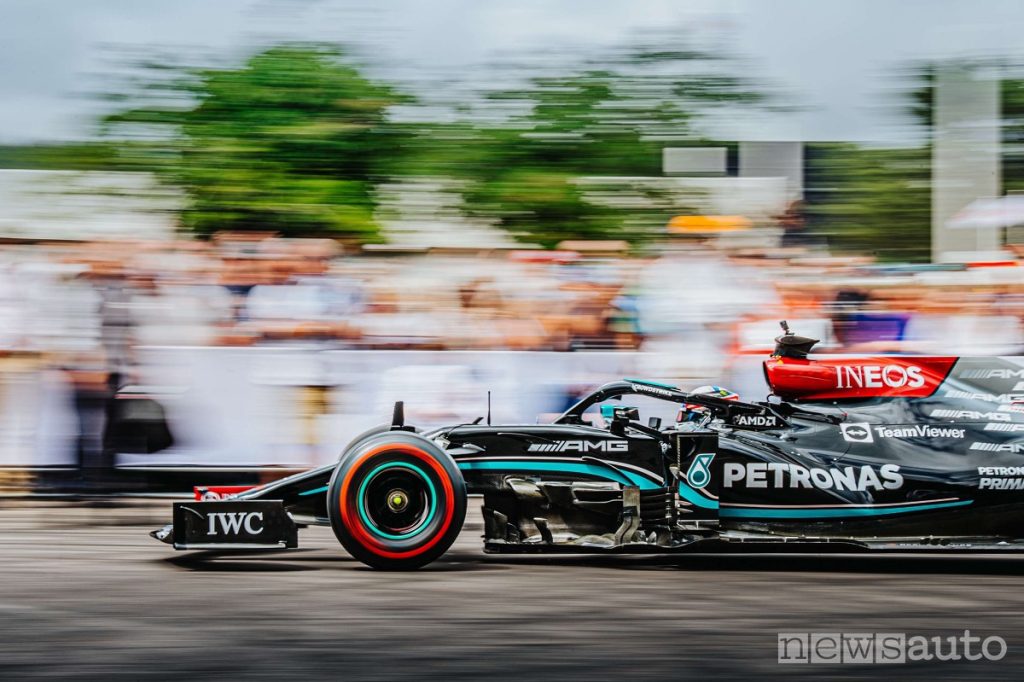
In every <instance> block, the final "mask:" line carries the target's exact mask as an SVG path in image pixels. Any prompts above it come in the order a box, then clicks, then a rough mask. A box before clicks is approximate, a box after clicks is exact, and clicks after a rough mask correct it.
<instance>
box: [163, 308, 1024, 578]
mask: <svg viewBox="0 0 1024 682" xmlns="http://www.w3.org/2000/svg"><path fill="white" fill-rule="evenodd" d="M783 326H784V329H785V330H786V331H785V333H784V335H782V336H780V337H779V338H777V339H776V342H777V345H776V350H775V352H774V354H773V355H772V356H771V357H770V358H769V359H767V360H766V361H765V363H764V373H765V378H766V380H767V382H768V385H769V387H770V388H771V395H769V396H768V400H766V401H763V402H740V401H738V400H725V399H722V398H721V397H717V396H715V395H707V394H694V393H686V392H684V391H681V390H679V389H677V388H675V387H673V386H668V385H664V384H660V383H655V382H650V381H643V380H639V379H626V380H624V381H618V382H614V383H610V384H607V385H604V386H602V387H600V388H598V389H597V390H595V391H594V392H593V393H591V394H589V395H588V396H586V397H585V398H583V399H582V400H580V401H579V402H578V403H577V404H575V405H574V406H573V407H571V408H570V409H569V410H567V411H566V412H565V413H564V414H562V415H561V416H559V417H558V418H557V419H555V420H554V422H553V423H550V424H544V425H519V424H516V425H500V426H499V425H490V424H481V423H479V421H480V420H478V422H477V423H473V424H459V425H455V426H448V427H444V428H439V429H435V430H432V431H429V432H424V433H420V432H418V431H417V430H416V429H414V428H412V427H410V426H406V425H405V423H404V419H403V416H402V406H401V403H399V404H397V405H396V406H395V415H394V418H393V420H392V423H391V424H390V425H385V426H381V427H378V428H376V429H373V430H371V431H368V432H366V433H364V434H362V435H360V436H359V437H357V438H355V439H354V440H353V441H352V443H351V444H350V445H349V446H348V447H347V448H346V449H345V451H344V452H343V453H342V455H341V457H340V459H339V461H338V462H337V463H336V464H330V465H326V466H322V467H319V468H316V469H313V470H310V471H307V472H305V473H301V474H298V475H295V476H291V477H289V478H284V479H282V480H279V481H275V482H273V483H269V484H267V485H263V486H260V487H256V488H252V489H249V490H244V491H242V492H235V493H234V494H226V495H225V496H224V499H218V500H213V501H210V500H200V501H196V502H191V503H189V502H182V503H176V504H175V505H174V518H173V523H172V524H170V525H168V526H166V527H164V528H163V529H161V530H158V531H154V532H153V533H152V535H153V536H154V537H156V538H157V539H160V540H162V541H164V542H167V543H170V544H173V545H174V547H175V548H176V549H182V550H189V549H255V548H273V549H278V548H287V547H295V546H296V545H297V528H299V527H301V526H302V525H305V524H320V525H330V526H331V527H332V528H333V530H334V533H335V535H336V536H337V538H338V540H339V541H340V542H341V544H342V545H344V547H345V549H346V550H348V551H349V553H351V554H352V555H353V556H354V557H356V558H357V559H359V560H361V561H363V562H365V563H366V564H369V565H370V566H374V567H377V568H383V569H411V568H417V567H420V566H423V565H425V564H428V563H430V562H431V561H433V560H434V559H436V558H438V557H439V556H441V555H442V554H443V553H444V552H445V551H446V550H447V549H448V548H449V547H450V546H451V544H452V542H453V541H454V540H455V537H456V536H457V535H458V533H459V531H460V529H461V528H462V524H463V519H464V518H465V515H466V504H467V493H476V494H481V495H482V496H483V508H482V511H483V519H484V549H485V551H487V552H568V553H584V552H656V553H670V552H696V551H700V552H703V551H726V550H768V551H780V550H781V549H783V545H785V549H786V550H787V551H801V550H807V551H821V550H824V549H830V550H836V551H885V550H895V551H914V552H919V551H947V552H948V551H986V552H988V551H1021V550H1022V549H1024V492H1022V491H1024V456H1022V453H1024V437H1022V434H1024V358H955V357H916V356H874V357H844V356H822V357H817V358H811V357H808V353H809V352H810V350H811V348H812V346H813V345H814V343H816V341H815V340H813V339H807V338H804V337H799V336H796V335H794V334H791V333H790V332H789V331H788V328H786V327H785V324H784V325H783ZM629 396H646V397H648V398H654V399H658V400H662V401H668V402H669V403H678V404H679V405H680V408H681V409H680V415H681V419H680V420H679V421H676V422H674V423H671V424H669V425H668V426H662V424H661V423H660V421H659V420H658V419H651V420H649V421H647V422H642V421H641V420H640V415H639V413H638V410H637V409H636V408H635V407H630V406H629V405H628V404H624V403H627V402H628V397H629ZM598 415H601V416H602V417H603V418H602V419H601V420H600V423H601V425H597V424H598V423H599V420H598V419H597V416H598ZM200 490H202V489H200ZM208 492H209V494H210V495H212V496H214V497H216V496H217V493H218V491H217V490H211V491H208ZM221 492H224V491H221ZM228 492H231V491H228Z"/></svg>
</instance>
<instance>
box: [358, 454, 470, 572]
mask: <svg viewBox="0 0 1024 682" xmlns="http://www.w3.org/2000/svg"><path fill="white" fill-rule="evenodd" d="M383 452H401V453H403V454H406V455H412V456H413V457H415V458H416V459H418V460H420V461H421V462H423V463H424V464H426V465H428V466H429V467H430V468H431V469H433V471H434V473H435V474H437V476H438V478H440V480H441V485H442V487H443V489H444V505H445V512H444V521H443V522H442V524H441V526H440V528H438V530H437V531H436V532H435V534H434V537H432V538H431V539H430V540H429V541H428V542H426V543H425V544H423V545H420V546H419V547H414V548H413V549H410V550H406V551H403V552H393V551H391V550H388V549H386V547H385V546H384V545H382V544H381V543H380V541H379V540H377V539H376V538H374V537H373V536H372V535H370V533H369V532H368V531H367V529H366V528H365V527H364V525H363V522H362V520H361V519H360V518H359V513H358V509H356V507H355V505H356V504H358V503H359V500H354V499H349V495H348V491H349V487H350V485H351V483H352V478H353V477H354V476H355V474H356V472H358V471H359V469H360V467H362V465H363V463H365V462H366V460H368V459H370V458H371V457H374V456H376V455H379V454H381V453H383ZM338 506H339V507H340V511H341V520H342V523H343V524H344V525H345V528H346V529H348V531H349V532H350V533H352V536H353V537H354V538H355V539H356V540H357V541H358V542H359V544H361V545H363V547H365V548H366V549H368V550H369V551H371V552H373V553H374V554H377V555H379V556H382V557H384V558H387V559H411V558H412V557H416V556H419V555H420V554H423V553H424V552H426V551H428V550H429V549H430V548H431V547H433V546H434V545H436V544H437V543H438V542H440V541H441V538H442V537H444V535H445V533H447V532H448V528H449V527H450V526H451V525H452V518H453V517H454V516H455V488H454V487H453V486H452V481H451V476H450V475H449V474H448V472H447V471H446V470H445V468H444V467H443V466H441V463H440V462H438V461H437V460H436V459H435V458H433V457H431V456H430V455H429V454H428V453H426V452H424V451H423V450H421V449H420V448H418V447H416V446H414V445H407V444H405V443H388V444H385V445H380V446H377V447H375V448H373V449H372V450H369V451H367V452H365V453H363V454H362V455H360V457H359V459H357V460H356V461H355V462H354V463H353V464H352V466H351V467H350V468H349V470H348V473H347V474H346V476H345V480H344V481H342V484H341V495H340V499H339V504H338Z"/></svg>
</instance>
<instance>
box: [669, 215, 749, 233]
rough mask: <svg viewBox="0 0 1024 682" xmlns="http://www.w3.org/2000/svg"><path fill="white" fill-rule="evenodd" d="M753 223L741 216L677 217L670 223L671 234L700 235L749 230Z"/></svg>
mask: <svg viewBox="0 0 1024 682" xmlns="http://www.w3.org/2000/svg"><path fill="white" fill-rule="evenodd" d="M751 227H753V223H751V222H750V220H749V219H747V218H745V217H743V216H741V215H677V216H676V217H674V218H672V220H670V221H668V231H669V232H670V233H671V234H700V233H706V232H734V231H736V230H749V229H750V228H751Z"/></svg>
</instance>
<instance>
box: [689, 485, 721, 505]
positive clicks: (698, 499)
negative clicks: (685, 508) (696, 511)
mask: <svg viewBox="0 0 1024 682" xmlns="http://www.w3.org/2000/svg"><path fill="white" fill-rule="evenodd" d="M679 497H681V498H683V499H684V500H686V501H687V502H689V503H690V504H693V505H696V506H698V507H701V508H703V509H718V500H712V499H709V498H707V497H704V496H703V495H701V494H700V493H699V492H697V491H696V490H694V489H693V488H691V487H690V486H688V485H686V484H685V483H683V482H682V481H680V482H679Z"/></svg>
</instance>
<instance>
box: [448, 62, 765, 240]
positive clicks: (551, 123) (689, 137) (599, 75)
mask: <svg viewBox="0 0 1024 682" xmlns="http://www.w3.org/2000/svg"><path fill="white" fill-rule="evenodd" d="M726 62H727V60H724V59H722V58H720V57H717V56H713V55H708V54H704V53H700V52H690V51H686V52H683V51H665V50H651V49H632V50H627V51H625V52H623V53H621V54H615V55H611V57H610V58H606V59H603V60H601V62H599V64H598V65H597V66H595V67H594V68H588V69H584V70H580V71H577V72H574V73H569V74H560V73H556V74H554V75H544V76H538V77H534V78H532V79H530V80H529V81H528V83H527V86H526V87H525V88H522V89H518V90H511V91H500V92H495V93H491V94H490V95H489V97H488V99H489V101H490V102H491V103H497V104H500V105H502V106H506V107H508V108H509V109H511V110H513V111H516V112H518V113H516V114H513V115H511V116H508V117H506V118H503V119H500V120H494V119H493V118H491V119H488V120H484V121H482V122H479V123H477V124H475V125H471V126H468V127H462V126H456V127H455V128H454V129H448V130H447V131H446V132H447V133H449V135H450V139H458V140H459V143H458V145H457V147H456V148H457V149H458V150H459V152H460V153H459V155H458V156H457V157H456V158H454V159H453V158H450V157H448V158H446V159H445V164H443V165H444V167H446V168H447V169H448V170H450V171H452V172H453V173H455V174H458V175H460V176H461V177H462V178H463V179H464V180H465V185H464V192H463V195H464V198H465V203H466V208H467V210H468V211H469V212H470V213H472V214H474V215H476V216H480V217H484V218H487V219H490V220H493V221H494V222H496V223H497V224H498V225H500V226H501V227H503V228H505V229H507V230H509V231H510V232H512V233H513V234H514V235H515V236H516V237H517V238H520V239H523V240H526V241H530V242H534V243H539V244H541V245H544V246H548V247H551V246H554V245H555V244H557V243H558V242H559V241H562V240H564V239H626V240H631V241H635V240H639V239H643V238H644V237H646V236H649V235H650V234H652V233H653V232H654V231H655V230H661V229H664V226H665V224H666V222H667V220H668V219H669V217H671V215H672V214H673V210H672V206H671V202H669V201H665V197H664V196H663V195H662V194H661V193H659V192H658V191H657V190H656V189H651V190H648V191H647V192H646V193H645V192H640V194H638V192H637V188H636V187H635V186H634V187H624V189H625V190H626V191H625V192H623V193H622V195H623V197H628V199H629V200H628V201H624V202H622V203H621V204H617V202H616V201H615V199H614V195H615V193H616V188H615V186H614V185H613V184H609V183H608V182H605V181H602V182H601V183H600V191H599V192H600V194H601V195H602V196H601V200H598V201H595V200H593V196H592V195H593V193H594V190H593V189H592V188H589V187H588V184H589V183H588V180H589V179H606V178H610V177H623V178H625V177H629V176H647V177H659V176H661V175H662V170H661V155H662V149H663V148H664V147H665V146H666V145H667V144H672V145H675V146H683V145H686V144H700V143H701V142H702V140H701V139H700V137H699V135H697V134H696V133H695V127H694V125H693V124H694V120H695V119H696V118H697V117H698V116H699V115H700V114H701V113H706V112H707V111H709V110H711V109H714V108H715V107H727V106H735V105H739V104H747V103H752V102H757V101H759V100H760V95H758V94H757V93H756V92H754V91H753V90H751V89H750V88H749V87H748V86H747V84H746V83H745V82H744V81H743V80H741V79H739V78H736V77H734V76H731V75H727V74H726V73H725V72H726V71H727V70H728V69H727V65H726ZM666 74H671V75H666ZM444 139H445V135H444V134H443V133H442V134H441V135H436V134H435V135H434V136H433V142H434V143H436V142H437V141H438V140H444ZM432 148H434V149H437V147H436V144H435V145H434V146H432ZM629 184H630V183H628V182H625V183H624V185H629ZM643 194H646V195H649V196H648V198H649V199H650V201H647V200H641V201H637V197H638V196H640V195H643ZM674 208H675V210H676V211H683V210H686V208H687V207H686V206H682V205H676V206H675V207H674Z"/></svg>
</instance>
